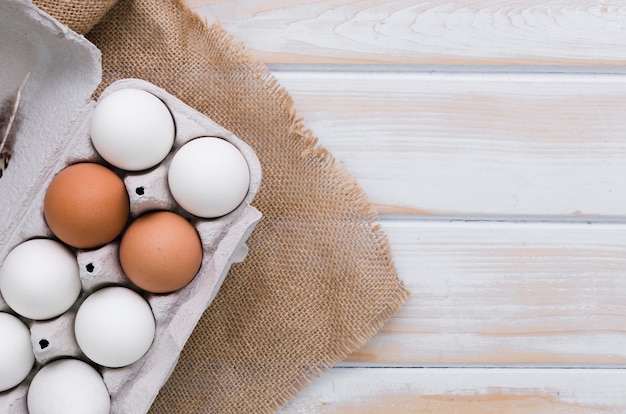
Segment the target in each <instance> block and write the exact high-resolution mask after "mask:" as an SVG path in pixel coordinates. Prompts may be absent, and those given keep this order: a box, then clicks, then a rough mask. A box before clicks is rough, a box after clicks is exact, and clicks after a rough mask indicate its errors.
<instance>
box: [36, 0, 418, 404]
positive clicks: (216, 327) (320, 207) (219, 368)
mask: <svg viewBox="0 0 626 414" xmlns="http://www.w3.org/2000/svg"><path fill="white" fill-rule="evenodd" d="M34 3H35V5H37V6H38V7H40V8H41V9H43V10H44V11H46V12H48V13H49V14H51V15H52V16H54V17H56V18H57V19H58V20H60V21H61V22H63V23H65V24H67V25H68V26H69V27H70V28H72V29H74V30H75V31H77V32H79V33H82V34H86V37H87V38H88V39H89V40H90V41H91V42H93V43H94V44H95V45H96V46H97V47H98V48H99V49H100V50H101V51H102V64H103V82H102V85H101V86H100V90H102V89H103V88H104V87H106V86H107V85H108V84H110V83H111V82H113V81H115V80H117V79H120V78H128V77H137V78H142V79H145V80H147V81H149V82H152V83H154V84H156V85H159V86H161V87H163V88H165V89H166V90H167V91H168V92H170V93H172V94H173V95H176V96H177V97H178V98H180V99H181V100H183V101H184V102H186V103H187V104H189V105H190V106H192V107H194V108H196V109H197V110H199V111H201V112H203V113H205V114H207V115H208V116H209V117H210V118H212V119H213V120H215V121H216V122H218V123H220V124H221V125H223V126H224V127H225V128H227V129H229V130H231V131H232V132H234V133H235V134H236V135H238V136H239V137H240V138H241V139H243V140H244V141H246V142H247V143H248V144H249V145H250V146H252V148H253V149H254V150H255V151H256V152H257V154H258V156H259V158H260V160H261V164H262V167H263V184H262V186H261V189H260V191H259V193H258V195H257V197H256V198H255V201H254V205H255V206H256V207H257V208H258V209H259V210H260V211H261V212H262V213H263V219H262V220H261V222H260V223H259V224H258V226H257V228H256V229H255V231H254V233H253V234H252V236H251V237H250V239H249V241H248V246H249V248H250V253H249V255H248V257H247V259H246V260H245V261H244V262H243V263H242V264H239V265H235V266H234V267H233V268H232V269H231V271H230V273H229V274H228V276H227V277H226V281H225V282H224V285H223V286H222V288H221V290H220V292H219V294H218V296H217V298H216V299H215V301H214V302H213V304H212V305H211V306H210V307H209V309H208V311H207V312H205V314H204V315H203V317H202V319H201V320H200V322H199V324H198V326H197V327H196V329H195V331H194V333H193V334H192V336H191V338H190V339H189V341H188V343H187V345H186V346H185V348H184V350H183V352H182V354H181V357H180V361H179V363H178V366H177V367H176V369H175V371H174V373H173V374H172V376H171V378H170V380H169V381H168V382H167V383H166V384H165V386H164V387H163V388H162V390H161V392H160V394H159V395H158V397H157V399H156V401H155V402H154V404H153V407H152V409H151V413H176V414H178V413H181V414H182V413H263V412H273V411H275V410H277V409H278V408H279V407H280V406H282V405H283V404H285V403H286V402H287V401H288V400H289V399H290V398H291V397H293V396H294V395H295V394H296V393H297V392H298V391H299V390H301V389H303V388H304V387H305V386H306V385H307V384H308V383H310V381H311V380H312V379H314V377H315V376H316V375H319V374H321V373H322V372H324V370H326V369H328V368H330V367H331V366H333V365H334V364H336V363H337V362H339V361H341V360H342V359H344V358H345V357H346V356H347V355H349V354H350V353H351V352H353V351H354V350H356V349H357V348H358V347H359V346H360V345H362V344H363V343H364V342H366V341H367V340H368V339H369V338H371V337H372V336H373V335H374V334H375V333H376V332H377V330H378V329H379V328H380V327H381V325H382V324H383V322H384V321H385V320H386V319H388V318H389V317H390V316H391V315H392V314H393V313H394V312H395V311H396V310H397V309H398V308H399V307H400V306H401V304H402V303H403V302H404V299H405V297H406V295H407V292H406V289H405V288H404V287H403V285H402V283H401V282H400V281H399V280H398V278H397V275H396V272H395V269H394V266H393V263H392V258H391V254H390V250H389V246H388V242H387V239H386V237H385V235H384V234H383V233H382V232H381V231H380V229H378V227H377V225H376V223H375V213H374V210H373V208H372V206H371V205H370V203H369V202H368V200H367V199H366V197H365V195H364V193H363V191H362V190H361V188H360V187H359V186H358V184H357V183H355V181H354V179H353V178H352V177H350V176H349V175H348V173H347V172H346V171H345V170H344V169H343V167H341V166H340V165H339V164H338V163H336V162H335V161H334V159H333V157H332V155H331V154H329V153H328V151H326V150H324V149H323V148H321V147H320V146H319V145H317V144H316V141H315V139H314V138H313V137H312V136H311V135H310V133H308V132H306V131H304V130H303V128H302V124H301V122H300V121H299V120H298V119H297V118H296V115H295V114H294V111H293V109H292V104H291V99H290V97H289V96H288V94H287V93H286V92H285V91H284V90H283V89H282V88H281V87H280V86H279V85H278V84H277V82H276V81H275V80H274V78H273V77H272V76H271V74H270V73H269V71H268V70H267V69H266V68H265V66H264V65H263V64H262V63H261V62H260V61H259V60H257V59H256V58H255V57H253V56H252V55H251V54H250V53H249V52H248V51H247V50H246V49H245V47H244V46H243V45H242V44H241V43H239V42H238V41H236V40H235V39H233V37H232V36H230V35H229V34H227V33H226V32H225V31H224V30H223V29H222V28H221V27H219V26H217V25H213V26H211V27H206V25H205V24H204V23H203V22H202V21H201V20H200V19H199V18H198V17H197V16H196V15H194V14H193V12H191V11H190V10H189V9H188V8H187V7H186V6H185V5H184V4H183V2H182V1H176V0H160V1H159V0H73V1H72V0H62V1H59V0H35V1H34ZM97 93H98V91H97V92H96V96H97ZM127 414H132V413H127Z"/></svg>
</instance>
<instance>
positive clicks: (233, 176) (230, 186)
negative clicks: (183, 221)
mask: <svg viewBox="0 0 626 414" xmlns="http://www.w3.org/2000/svg"><path fill="white" fill-rule="evenodd" d="M167 178H168V184H169V188H170V192H171V193H172V196H173V197H174V199H175V200H176V202H177V203H178V204H179V205H180V206H181V207H182V208H184V209H185V210H186V211H188V212H189V213H191V214H194V215H196V216H198V217H203V218H214V217H220V216H223V215H225V214H228V213H230V212H231V211H232V210H234V209H235V208H237V206H239V204H241V202H242V201H243V199H244V198H245V197H246V194H247V193H248V188H249V185H250V170H249V167H248V163H247V162H246V159H245V158H244V156H243V154H242V153H241V152H240V151H239V150H238V149H237V147H235V146H234V145H233V144H231V143H230V142H228V141H226V140H224V139H221V138H214V137H203V138H196V139H194V140H192V141H189V142H188V143H187V144H185V145H183V146H182V147H181V148H180V149H179V150H178V151H177V152H176V154H175V155H174V157H173V158H172V161H171V163H170V166H169V170H168V177H167Z"/></svg>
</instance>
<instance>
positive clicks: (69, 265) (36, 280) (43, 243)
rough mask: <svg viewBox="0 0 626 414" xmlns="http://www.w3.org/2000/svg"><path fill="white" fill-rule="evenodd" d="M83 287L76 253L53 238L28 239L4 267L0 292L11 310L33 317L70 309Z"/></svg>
mask: <svg viewBox="0 0 626 414" xmlns="http://www.w3.org/2000/svg"><path fill="white" fill-rule="evenodd" d="M80 290H81V283H80V273H79V267H78V262H77V260H76V256H75V255H74V254H73V253H72V252H71V251H70V250H69V249H68V248H67V247H66V246H64V245H63V244H61V243H59V242H57V241H55V240H51V239H32V240H28V241H25V242H23V243H21V244H19V245H17V247H15V248H14V249H13V250H11V251H10V252H9V254H8V255H7V257H6V258H5V259H4V262H3V263H2V266H0V293H2V297H3V298H4V300H5V302H6V303H7V305H9V307H11V309H13V310H14V311H15V312H17V313H18V314H20V315H22V316H24V317H26V318H30V319H36V320H39V319H49V318H53V317H55V316H58V315H60V314H62V313H63V312H65V311H66V310H68V309H69V308H70V307H71V306H72V305H73V304H74V302H75V301H76V299H77V298H78V295H79V294H80Z"/></svg>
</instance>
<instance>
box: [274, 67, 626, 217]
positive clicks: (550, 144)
mask: <svg viewBox="0 0 626 414" xmlns="http://www.w3.org/2000/svg"><path fill="white" fill-rule="evenodd" d="M276 76H277V78H278V80H279V81H280V82H281V84H282V85H284V87H285V88H286V89H287V90H288V91H289V92H290V93H291V94H292V96H293V98H294V102H295V107H296V109H297V111H298V114H299V115H300V116H302V117H303V118H304V120H305V124H306V126H307V127H308V128H310V129H311V130H312V132H313V133H314V135H316V136H317V137H319V139H320V143H321V144H322V145H324V146H325V147H327V148H328V149H329V150H330V151H331V152H332V153H333V155H334V156H335V157H336V158H337V159H338V160H339V161H340V162H342V163H343V164H344V165H345V166H346V167H347V168H348V170H349V171H350V172H351V173H352V174H353V175H354V176H355V177H356V178H357V180H358V181H359V183H360V184H361V185H362V186H363V188H364V189H365V191H366V192H367V194H368V195H369V197H370V199H371V200H372V201H373V202H374V203H375V204H377V205H378V206H379V212H381V213H396V214H415V213H417V214H431V215H462V216H463V215H484V216H489V217H493V216H497V215H533V216H541V215H548V216H569V217H578V216H623V215H625V214H626V191H622V189H624V188H626V117H625V116H624V113H626V98H625V97H626V76H624V75H563V74H558V75H557V74H470V73H465V74H459V73H403V72H395V73H391V72H383V73H381V72H356V73H355V72H306V71H304V72H300V71H287V72H277V73H276Z"/></svg>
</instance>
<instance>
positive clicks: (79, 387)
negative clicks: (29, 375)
mask: <svg viewBox="0 0 626 414" xmlns="http://www.w3.org/2000/svg"><path fill="white" fill-rule="evenodd" d="M26 402H27V405H28V413H29V414H86V413H89V414H109V411H110V409H111V397H110V396H109V392H108V390H107V388H106V386H105V384H104V381H103V380H102V376H100V373H98V371H96V370H95V369H94V368H93V367H92V366H91V365H89V364H87V363H86V362H83V361H79V360H77V359H59V360H56V361H53V362H51V363H49V364H47V365H44V366H43V367H42V368H41V369H40V370H39V371H38V372H37V374H35V377H34V378H33V380H32V382H31V384H30V387H29V388H28V396H27V397H26Z"/></svg>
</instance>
